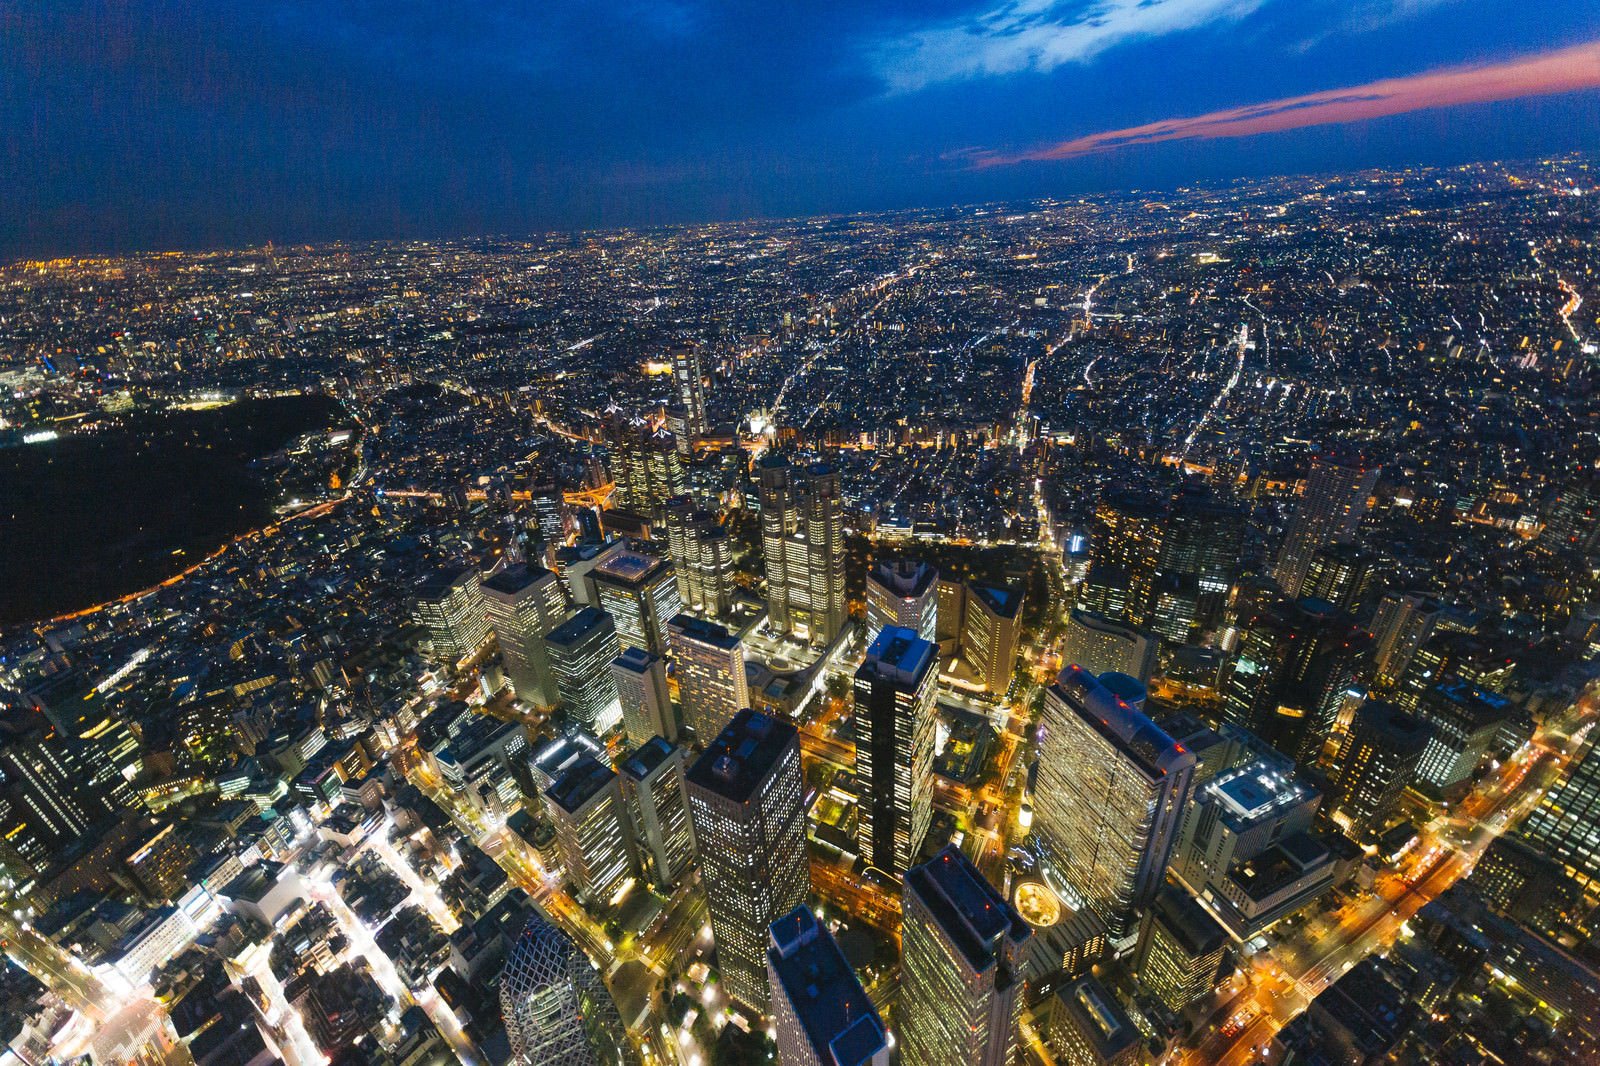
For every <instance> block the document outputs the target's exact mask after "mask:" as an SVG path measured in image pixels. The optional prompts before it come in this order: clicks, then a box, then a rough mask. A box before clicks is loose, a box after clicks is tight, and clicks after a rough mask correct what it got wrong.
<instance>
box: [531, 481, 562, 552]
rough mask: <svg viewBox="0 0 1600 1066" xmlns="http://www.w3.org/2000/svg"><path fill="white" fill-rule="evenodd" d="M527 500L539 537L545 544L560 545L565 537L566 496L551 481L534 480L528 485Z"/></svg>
mask: <svg viewBox="0 0 1600 1066" xmlns="http://www.w3.org/2000/svg"><path fill="white" fill-rule="evenodd" d="M528 497H529V501H530V502H531V503H532V505H533V515H534V521H535V522H536V523H537V524H538V527H539V539H540V540H542V541H544V543H545V544H547V545H553V546H560V545H561V543H562V542H563V541H565V540H566V539H567V529H566V520H565V518H564V517H563V515H564V514H565V512H566V498H565V497H564V496H562V494H561V490H560V489H559V488H557V487H556V483H555V482H553V481H542V482H536V483H535V484H532V485H529V486H528Z"/></svg>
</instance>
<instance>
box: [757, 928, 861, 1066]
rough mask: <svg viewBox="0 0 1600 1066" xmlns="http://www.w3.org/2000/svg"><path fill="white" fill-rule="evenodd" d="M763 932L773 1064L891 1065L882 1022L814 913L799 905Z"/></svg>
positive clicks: (826, 1065) (813, 1065)
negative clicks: (774, 1047)
mask: <svg viewBox="0 0 1600 1066" xmlns="http://www.w3.org/2000/svg"><path fill="white" fill-rule="evenodd" d="M768 932H769V935H770V939H771V946H770V947H769V948H768V949H767V983H768V984H769V985H770V986H771V988H772V1016H773V1023H774V1030H775V1032H774V1036H775V1038H776V1041H777V1045H778V1066H889V1041H888V1034H887V1032H886V1031H885V1029H884V1027H883V1019H882V1018H880V1017H879V1016H878V1009H877V1008H876V1007H874V1006H873V1005H872V1000H870V999H868V998H867V994H866V992H865V991H863V990H862V988H861V982H860V981H857V980H856V975H855V972H854V971H852V970H851V969H850V964H849V963H848V962H846V961H845V957H844V953H843V952H841V951H840V950H839V945H838V944H836V943H835V942H834V939H833V937H832V936H831V935H830V934H829V933H828V931H827V930H826V929H824V928H823V927H822V925H821V923H819V922H818V921H817V918H816V916H815V915H813V914H812V913H811V912H810V911H808V910H806V909H805V908H804V907H796V908H795V909H794V910H792V911H790V912H789V913H788V914H785V915H784V916H783V917H781V918H779V919H778V920H777V921H775V922H773V923H772V925H771V927H770V929H769V931H768Z"/></svg>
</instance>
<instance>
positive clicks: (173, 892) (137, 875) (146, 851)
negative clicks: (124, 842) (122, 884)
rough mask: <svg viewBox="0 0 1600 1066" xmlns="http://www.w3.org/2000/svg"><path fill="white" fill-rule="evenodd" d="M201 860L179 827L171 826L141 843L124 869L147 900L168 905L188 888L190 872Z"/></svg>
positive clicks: (125, 861)
mask: <svg viewBox="0 0 1600 1066" xmlns="http://www.w3.org/2000/svg"><path fill="white" fill-rule="evenodd" d="M199 857H200V856H199V854H198V853H197V852H196V851H195V850H194V848H192V847H190V846H189V843H188V841H186V840H184V839H183V836H182V835H181V834H180V833H179V832H178V830H177V827H176V826H175V825H173V824H172V823H168V824H166V825H164V826H162V827H161V828H159V829H157V830H155V831H154V832H153V833H151V834H150V835H149V836H147V837H146V838H145V839H144V840H142V841H141V842H140V843H139V846H138V847H136V848H135V849H134V850H133V851H132V853H130V854H129V855H128V857H127V858H126V859H125V860H123V865H124V866H126V867H127V868H128V872H129V873H130V874H132V875H133V879H134V881H135V882H136V883H137V884H138V885H139V888H140V890H141V891H143V892H144V894H145V896H146V898H148V899H151V900H156V901H158V902H166V901H168V900H174V899H177V898H178V897H179V896H181V895H183V893H184V892H185V891H186V890H187V889H188V888H189V868H190V867H191V866H193V865H194V863H195V860H196V859H198V858H199Z"/></svg>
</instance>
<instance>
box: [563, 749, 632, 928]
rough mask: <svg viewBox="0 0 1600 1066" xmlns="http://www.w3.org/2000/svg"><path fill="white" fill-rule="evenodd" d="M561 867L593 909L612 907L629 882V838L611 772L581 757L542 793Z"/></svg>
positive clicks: (616, 780) (619, 788)
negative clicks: (610, 905) (554, 836)
mask: <svg viewBox="0 0 1600 1066" xmlns="http://www.w3.org/2000/svg"><path fill="white" fill-rule="evenodd" d="M544 805H545V810H546V812H547V813H548V814H549V815H550V822H551V824H552V825H554V826H555V830H556V846H557V847H558V848H559V849H560V852H561V866H562V869H564V870H565V871H566V874H567V878H568V880H569V881H570V882H571V883H572V887H573V891H574V892H575V893H576V894H578V895H579V896H582V897H583V898H584V899H585V900H587V901H588V902H589V903H590V904H591V905H593V906H598V907H604V906H606V905H607V904H608V903H614V902H615V897H617V896H618V895H620V894H621V893H622V892H623V891H624V890H625V889H626V888H627V887H628V886H629V885H630V884H632V881H633V868H634V852H633V836H632V834H631V833H630V832H629V826H628V812H627V808H626V806H625V805H624V803H623V799H622V782H621V779H620V778H619V777H618V776H617V773H616V771H615V770H612V769H611V768H610V767H609V766H607V765H605V764H604V763H602V762H601V761H600V760H599V759H596V758H595V757H594V756H592V755H588V754H585V755H583V756H582V757H580V758H579V759H577V760H576V761H575V762H574V763H573V764H572V765H570V766H568V767H567V768H566V769H565V770H563V771H561V774H560V776H558V777H557V778H556V779H555V781H554V782H553V783H552V784H551V785H550V787H549V788H547V789H545V790H544Z"/></svg>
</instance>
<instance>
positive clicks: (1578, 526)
mask: <svg viewBox="0 0 1600 1066" xmlns="http://www.w3.org/2000/svg"><path fill="white" fill-rule="evenodd" d="M1534 545H1535V547H1536V548H1537V549H1538V550H1540V551H1543V552H1545V553H1547V554H1550V555H1560V554H1564V553H1566V552H1573V553H1576V554H1577V555H1578V556H1580V557H1582V558H1590V557H1592V556H1593V555H1594V554H1595V548H1596V546H1597V545H1600V487H1597V486H1596V483H1595V482H1594V481H1593V480H1592V479H1581V480H1578V481H1574V482H1572V483H1570V484H1568V485H1566V486H1565V487H1564V488H1562V489H1561V491H1560V492H1558V493H1556V494H1555V495H1554V496H1552V497H1551V498H1550V499H1549V500H1548V501H1547V502H1546V504H1545V507H1544V528H1543V529H1541V530H1540V531H1539V536H1538V538H1537V539H1536V540H1535V541H1534Z"/></svg>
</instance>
